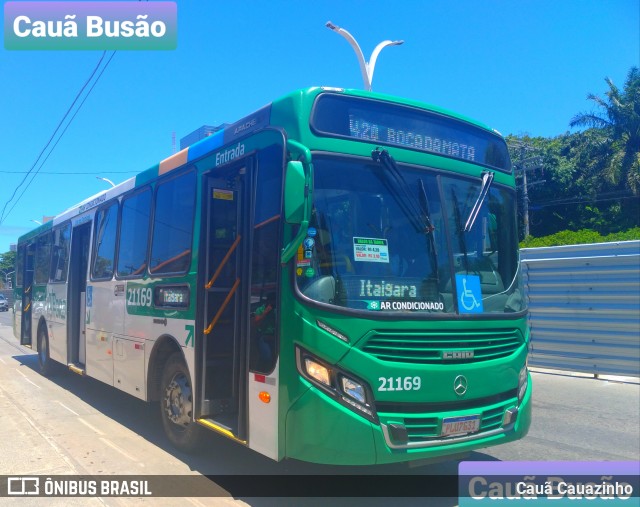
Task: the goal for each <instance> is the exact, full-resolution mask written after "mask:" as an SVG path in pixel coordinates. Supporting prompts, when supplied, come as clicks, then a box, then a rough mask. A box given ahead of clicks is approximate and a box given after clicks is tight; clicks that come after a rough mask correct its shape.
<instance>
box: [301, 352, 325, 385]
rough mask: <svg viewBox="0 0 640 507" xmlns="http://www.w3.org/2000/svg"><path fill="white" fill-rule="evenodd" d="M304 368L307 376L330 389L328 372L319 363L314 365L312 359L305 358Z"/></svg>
mask: <svg viewBox="0 0 640 507" xmlns="http://www.w3.org/2000/svg"><path fill="white" fill-rule="evenodd" d="M304 367H305V369H306V370H307V375H309V376H310V377H311V378H312V379H314V380H316V381H317V382H320V383H321V384H324V385H325V386H328V387H331V381H330V380H329V370H328V369H327V368H325V367H324V366H322V365H321V364H320V363H316V362H315V361H314V360H313V359H310V358H308V357H306V358H305V359H304Z"/></svg>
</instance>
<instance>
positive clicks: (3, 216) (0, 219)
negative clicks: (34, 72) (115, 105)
mask: <svg viewBox="0 0 640 507" xmlns="http://www.w3.org/2000/svg"><path fill="white" fill-rule="evenodd" d="M115 53H116V52H115V51H114V52H113V54H112V55H111V57H110V58H109V60H108V61H107V63H106V64H105V65H104V67H103V68H102V70H101V71H100V74H98V77H97V78H96V79H95V81H94V82H93V84H92V85H91V88H89V91H88V92H87V93H86V95H85V96H84V98H83V99H82V101H81V102H80V104H79V105H78V107H77V108H76V110H75V112H74V113H73V115H72V116H71V118H70V119H69V121H68V122H67V124H66V126H65V127H64V129H63V130H62V132H61V133H60V135H59V136H58V138H57V139H56V134H57V133H58V131H59V130H60V128H61V127H62V126H63V124H64V122H65V120H66V119H67V117H68V116H69V115H70V114H71V112H72V111H73V110H74V107H75V105H76V103H77V102H78V100H79V99H80V97H81V96H82V94H83V92H84V90H85V89H86V88H87V86H88V85H89V83H91V81H92V80H93V78H94V76H95V75H96V73H97V72H98V69H100V66H101V65H102V62H103V60H104V58H105V56H106V54H107V52H106V51H104V52H103V53H102V55H101V57H100V59H99V60H98V63H97V64H96V66H95V68H94V69H93V71H92V72H91V74H90V75H89V77H88V78H87V80H86V81H85V83H84V84H83V85H82V87H81V88H80V91H78V93H77V94H76V97H75V98H74V99H73V102H72V103H71V105H70V106H69V108H68V109H67V111H66V112H65V114H64V116H63V117H62V119H61V120H60V121H59V122H58V125H57V126H56V128H55V130H54V131H53V134H51V137H50V138H49V140H48V141H47V143H46V144H45V145H44V147H43V148H42V150H41V151H40V153H39V154H38V157H37V158H36V160H35V162H34V163H33V165H32V166H31V168H30V169H29V170H28V171H26V173H25V176H24V178H22V180H21V181H20V183H19V184H18V185H17V186H16V188H15V189H14V191H13V193H12V194H11V197H9V199H8V200H7V201H6V202H5V204H4V206H3V208H2V213H0V224H2V223H3V222H4V220H5V219H6V218H7V217H8V216H9V214H10V213H11V211H12V210H13V209H14V208H15V206H16V204H18V202H19V201H20V199H21V198H22V196H23V195H24V193H25V191H26V190H27V189H28V188H29V186H30V185H31V183H32V182H33V180H34V179H35V177H36V175H37V174H38V173H39V172H40V169H42V166H43V165H44V163H45V162H46V161H47V159H48V158H49V156H50V155H51V153H52V152H53V150H54V149H55V147H56V146H57V145H58V143H59V142H60V140H61V139H62V137H63V136H64V134H65V132H66V131H67V129H68V128H69V126H70V125H71V123H72V122H73V119H74V118H75V117H76V115H77V114H78V112H79V111H80V109H81V108H82V105H83V104H84V103H85V101H86V100H87V98H88V97H89V95H90V94H91V92H92V91H93V88H94V87H95V85H96V84H97V83H98V81H99V79H100V77H101V76H102V74H103V73H104V71H105V70H106V68H107V66H108V65H109V63H110V62H111V60H112V59H113V57H114V55H115ZM54 139H56V141H55V143H54V144H53V146H52V147H51V149H50V150H49V153H48V154H47V156H46V157H45V158H44V160H43V161H42V163H41V164H40V166H39V167H38V168H37V169H36V166H37V165H38V163H39V162H40V159H41V158H42V156H43V155H44V153H45V152H46V151H47V149H48V148H49V146H50V145H51V143H52V142H53V140H54ZM34 169H35V172H34ZM32 173H33V174H32ZM30 175H31V179H30V180H29V181H28V183H27V184H26V187H25V188H24V189H23V190H22V192H21V193H20V195H19V196H18V198H17V199H15V202H13V205H12V206H11V208H10V209H9V211H6V210H7V206H9V204H11V202H12V201H13V200H14V198H15V197H16V194H17V193H18V191H19V190H20V188H21V187H22V186H23V185H24V184H25V182H26V181H27V180H28V179H29V176H30ZM5 212H6V213H5Z"/></svg>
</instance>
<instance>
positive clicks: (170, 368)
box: [160, 352, 202, 452]
mask: <svg viewBox="0 0 640 507" xmlns="http://www.w3.org/2000/svg"><path fill="white" fill-rule="evenodd" d="M160 393H161V397H160V416H161V418H162V426H163V427H164V432H165V433H166V435H167V437H168V438H169V441H170V442H171V443H172V444H173V446H174V447H176V448H177V449H179V450H181V451H184V452H192V451H193V450H194V449H195V448H196V447H197V446H198V443H199V442H200V437H201V435H202V428H201V427H200V426H198V423H196V422H195V421H194V420H193V386H192V385H191V376H190V375H189V369H188V368H187V365H186V364H185V363H184V360H183V359H182V354H180V352H175V353H174V354H172V355H171V356H170V357H169V359H168V360H167V362H166V364H165V366H164V370H163V372H162V382H161V384H160Z"/></svg>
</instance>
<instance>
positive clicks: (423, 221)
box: [371, 148, 439, 285]
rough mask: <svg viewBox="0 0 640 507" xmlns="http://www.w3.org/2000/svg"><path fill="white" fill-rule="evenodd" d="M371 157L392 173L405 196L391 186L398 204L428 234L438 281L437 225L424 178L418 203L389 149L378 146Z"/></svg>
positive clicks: (417, 226) (430, 256)
mask: <svg viewBox="0 0 640 507" xmlns="http://www.w3.org/2000/svg"><path fill="white" fill-rule="evenodd" d="M371 158H372V159H373V160H374V161H376V162H378V163H381V164H382V165H383V166H384V167H385V168H386V169H387V170H388V172H389V173H390V174H391V176H392V177H393V180H394V182H395V184H396V187H398V188H400V189H401V190H402V192H403V194H404V198H405V200H403V199H402V196H401V195H398V194H399V192H398V191H397V188H395V187H393V186H391V187H390V190H392V193H393V194H394V197H395V199H396V200H397V201H398V204H399V205H400V206H401V207H402V208H404V209H405V212H406V213H407V215H408V217H409V219H410V220H411V221H412V222H413V225H414V227H416V229H417V230H418V231H419V232H421V233H423V234H426V235H427V236H428V238H429V259H430V261H431V270H432V273H433V274H434V275H435V278H436V282H438V280H439V276H438V253H437V249H436V243H435V240H434V237H433V231H434V230H435V227H434V226H433V222H432V221H431V217H430V214H429V199H428V198H427V192H426V190H425V188H424V182H423V181H422V178H420V179H419V180H418V204H416V198H415V197H414V195H413V194H412V193H411V191H410V190H409V185H408V184H407V181H406V180H405V179H404V177H403V176H402V173H401V172H400V170H399V169H398V166H397V165H396V162H395V160H393V158H392V157H391V155H389V152H388V151H387V150H380V149H379V148H376V149H375V150H373V151H372V152H371ZM406 208H411V209H406ZM416 217H419V218H420V220H419V221H417V220H416ZM416 222H418V223H416ZM438 285H439V283H438Z"/></svg>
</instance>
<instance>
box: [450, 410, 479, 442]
mask: <svg viewBox="0 0 640 507" xmlns="http://www.w3.org/2000/svg"><path fill="white" fill-rule="evenodd" d="M479 429H480V415H478V414H476V415H465V416H461V417H447V418H446V419H444V420H443V421H442V431H441V432H440V435H441V436H443V437H450V436H452V435H466V434H467V433H475V432H476V431H478V430H479Z"/></svg>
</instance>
